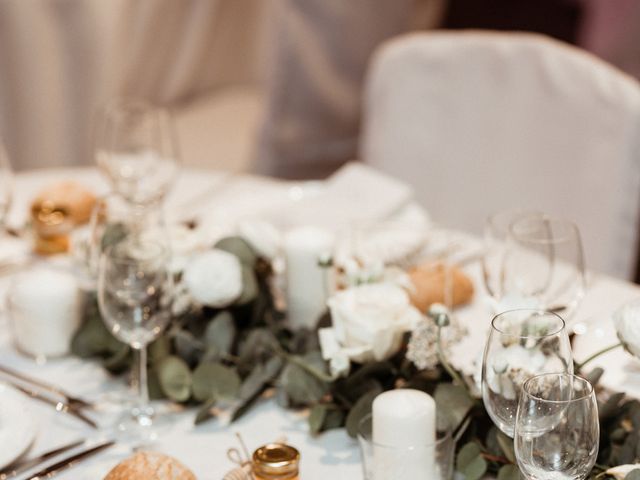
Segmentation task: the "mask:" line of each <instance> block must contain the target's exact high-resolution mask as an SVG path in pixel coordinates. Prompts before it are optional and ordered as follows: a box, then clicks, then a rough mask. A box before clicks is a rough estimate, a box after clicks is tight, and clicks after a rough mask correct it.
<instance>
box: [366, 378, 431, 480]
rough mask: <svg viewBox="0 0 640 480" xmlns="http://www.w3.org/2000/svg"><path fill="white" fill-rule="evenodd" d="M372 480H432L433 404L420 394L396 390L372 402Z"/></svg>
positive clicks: (406, 390)
mask: <svg viewBox="0 0 640 480" xmlns="http://www.w3.org/2000/svg"><path fill="white" fill-rule="evenodd" d="M372 422H373V432H372V439H373V442H374V450H373V452H374V465H375V472H376V473H375V475H376V476H375V480H390V479H395V478H407V479H409V478H410V479H412V480H435V479H436V478H437V469H436V452H435V441H436V403H435V401H434V400H433V398H432V397H431V396H430V395H428V394H427V393H424V392H421V391H419V390H411V389H397V390H390V391H388V392H384V393H382V394H380V395H378V396H377V397H376V398H375V400H374V401H373V413H372Z"/></svg>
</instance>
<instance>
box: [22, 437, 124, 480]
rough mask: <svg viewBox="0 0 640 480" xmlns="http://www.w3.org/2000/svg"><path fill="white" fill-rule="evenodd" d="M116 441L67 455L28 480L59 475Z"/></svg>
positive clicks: (39, 479) (40, 479) (38, 479)
mask: <svg viewBox="0 0 640 480" xmlns="http://www.w3.org/2000/svg"><path fill="white" fill-rule="evenodd" d="M115 443H116V442H115V441H113V440H109V441H108V442H104V443H101V444H99V445H96V446H95V447H91V448H89V449H87V450H83V451H82V452H79V453H76V454H74V455H71V456H69V457H66V458H64V459H62V460H60V461H59V462H57V463H54V464H53V465H50V466H48V467H46V468H43V469H42V470H40V471H39V472H38V473H36V474H35V475H32V476H30V477H29V478H27V479H26V480H42V479H44V478H51V477H53V476H55V475H57V474H58V473H60V472H61V471H62V470H66V469H68V468H71V467H73V466H75V465H77V464H78V463H80V462H81V461H82V460H85V459H87V458H89V457H91V456H93V455H95V454H97V453H99V452H101V451H102V450H105V449H107V448H109V447H111V446H113V445H115Z"/></svg>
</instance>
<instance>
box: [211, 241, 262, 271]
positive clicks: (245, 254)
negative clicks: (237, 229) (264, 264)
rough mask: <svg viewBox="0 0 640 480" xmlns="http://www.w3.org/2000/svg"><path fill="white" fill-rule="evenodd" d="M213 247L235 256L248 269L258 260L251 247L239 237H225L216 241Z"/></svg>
mask: <svg viewBox="0 0 640 480" xmlns="http://www.w3.org/2000/svg"><path fill="white" fill-rule="evenodd" d="M214 247H215V248H218V249H220V250H224V251H225V252H229V253H231V254H233V255H235V256H236V257H238V260H240V262H241V263H242V264H243V265H246V266H247V267H250V268H253V266H254V265H255V263H256V260H257V259H258V255H256V252H255V251H254V250H253V248H251V245H249V243H248V242H247V241H246V240H245V239H244V238H241V237H225V238H223V239H221V240H218V242H217V243H216V244H215V246H214Z"/></svg>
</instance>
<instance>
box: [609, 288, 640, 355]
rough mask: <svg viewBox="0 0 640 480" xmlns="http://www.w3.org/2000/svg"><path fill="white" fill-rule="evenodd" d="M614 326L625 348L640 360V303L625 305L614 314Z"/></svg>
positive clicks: (634, 302)
mask: <svg viewBox="0 0 640 480" xmlns="http://www.w3.org/2000/svg"><path fill="white" fill-rule="evenodd" d="M613 324H614V325H615V328H616V331H617V332H618V338H619V339H620V341H621V342H622V343H623V345H624V348H625V349H626V350H627V351H628V352H629V353H631V354H632V355H633V356H635V357H638V358H640V301H638V300H636V301H633V302H631V303H628V304H626V305H623V306H622V307H621V308H619V309H618V310H617V311H616V312H615V313H614V314H613Z"/></svg>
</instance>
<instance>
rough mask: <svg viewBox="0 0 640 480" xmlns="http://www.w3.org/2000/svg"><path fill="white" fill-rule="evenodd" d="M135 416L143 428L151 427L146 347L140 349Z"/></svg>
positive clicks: (151, 416) (151, 412)
mask: <svg viewBox="0 0 640 480" xmlns="http://www.w3.org/2000/svg"><path fill="white" fill-rule="evenodd" d="M133 416H134V417H135V419H136V420H137V422H138V423H139V424H140V425H142V426H150V425H151V423H152V419H153V410H152V409H151V406H150V405H149V387H148V383H147V346H146V345H143V346H142V347H140V348H139V349H138V406H137V407H136V408H135V409H134V411H133Z"/></svg>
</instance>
